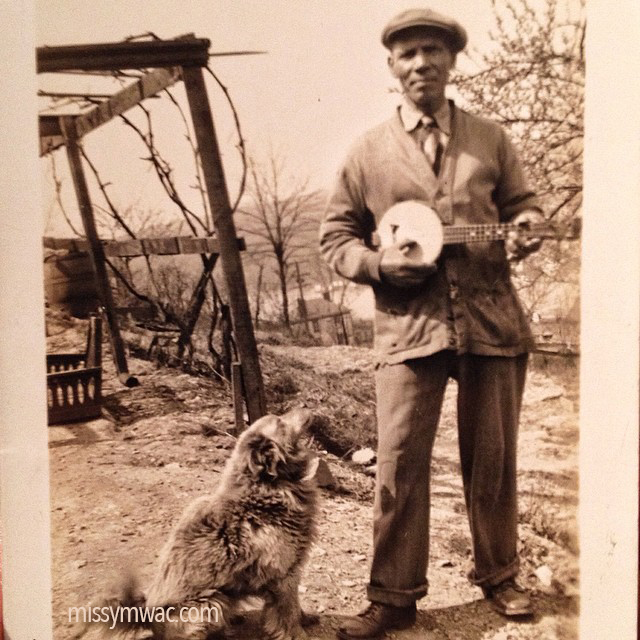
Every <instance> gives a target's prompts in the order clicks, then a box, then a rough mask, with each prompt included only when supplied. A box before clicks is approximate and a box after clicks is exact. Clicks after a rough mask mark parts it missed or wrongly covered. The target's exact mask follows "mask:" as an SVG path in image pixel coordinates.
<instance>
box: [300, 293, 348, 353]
mask: <svg viewBox="0 0 640 640" xmlns="http://www.w3.org/2000/svg"><path fill="white" fill-rule="evenodd" d="M291 328H292V330H293V333H294V335H303V334H305V333H306V334H308V335H311V336H313V337H315V338H319V339H320V340H322V342H323V344H327V345H329V344H353V322H352V319H351V313H350V311H349V310H348V309H346V308H345V307H341V306H340V305H337V304H336V303H335V302H332V301H331V300H327V299H326V298H314V299H312V300H301V299H298V317H297V318H296V319H295V320H293V321H292V322H291Z"/></svg>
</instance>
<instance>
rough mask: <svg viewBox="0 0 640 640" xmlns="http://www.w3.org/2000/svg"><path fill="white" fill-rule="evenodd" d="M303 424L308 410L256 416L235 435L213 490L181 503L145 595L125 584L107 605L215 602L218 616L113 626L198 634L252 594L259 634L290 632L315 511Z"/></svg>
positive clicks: (297, 624)
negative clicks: (258, 605)
mask: <svg viewBox="0 0 640 640" xmlns="http://www.w3.org/2000/svg"><path fill="white" fill-rule="evenodd" d="M311 420H312V415H311V413H310V412H308V411H306V410H303V409H296V410H293V411H290V412H289V413H286V414H285V415H283V416H281V417H277V416H274V415H267V416H264V417H263V418H260V419H259V420H257V421H256V422H255V423H254V424H253V425H251V426H250V427H249V428H248V429H247V430H246V431H244V432H243V433H242V435H241V436H240V437H239V439H238V441H237V443H236V446H235V448H234V450H233V452H232V454H231V456H230V458H229V460H228V461H227V464H226V466H225V469H224V471H223V474H222V477H221V481H220V484H219V486H218V487H217V490H216V491H215V492H214V493H213V494H212V495H208V496H204V497H201V498H199V499H196V500H195V501H194V502H193V503H191V504H190V505H189V506H188V507H187V508H186V510H185V512H184V513H183V515H182V517H181V519H180V520H179V522H178V523H177V525H176V526H175V528H174V530H173V532H172V533H171V536H170V538H169V540H168V541H167V543H166V545H165V546H164V548H163V550H162V552H161V554H160V559H159V566H158V568H157V571H156V574H155V578H154V579H153V581H152V582H151V584H150V585H149V587H148V589H147V591H146V596H145V595H142V594H141V593H140V592H139V591H138V589H137V588H136V586H135V584H134V583H133V582H131V581H129V582H128V583H127V584H126V585H125V588H124V589H122V591H121V593H120V596H119V597H117V598H115V599H112V600H110V601H108V602H109V604H110V605H111V606H114V605H120V606H122V607H137V608H140V609H142V608H144V607H146V608H147V610H149V609H150V608H153V609H155V610H157V609H158V608H161V609H165V610H166V609H167V608H168V607H174V609H173V610H174V611H176V612H177V611H178V610H179V609H180V608H182V607H185V608H189V607H193V606H195V607H197V608H201V607H203V606H204V607H215V608H216V609H217V610H218V612H219V614H220V615H219V616H218V620H217V621H215V620H211V621H207V620H206V619H203V620H198V621H197V622H194V623H192V622H186V621H180V620H178V619H177V617H178V616H177V615H175V616H173V620H172V621H171V622H169V621H164V622H163V621H160V622H158V621H155V620H154V621H153V622H151V623H149V622H146V623H144V624H135V622H132V623H128V622H127V623H124V624H118V625H117V626H116V628H115V629H114V631H116V632H119V633H124V634H126V633H129V632H134V631H136V630H137V629H140V628H147V629H151V630H152V632H153V634H154V638H157V639H158V640H205V639H206V638H211V637H216V634H220V633H222V632H223V631H224V629H225V628H227V627H228V624H229V622H230V620H231V619H232V618H233V617H234V616H235V615H236V614H237V612H238V611H240V610H241V608H242V603H243V601H245V600H246V599H247V597H249V598H250V597H254V598H255V596H257V597H259V598H260V599H262V600H263V602H264V607H263V610H262V618H261V623H262V634H261V638H264V640H293V639H294V638H297V637H299V636H300V634H301V633H302V631H301V623H302V622H303V614H302V611H301V609H300V604H299V600H298V586H299V583H300V572H301V569H302V567H303V565H304V562H305V560H306V558H307V555H308V552H309V548H310V546H311V544H312V540H313V536H314V520H315V512H316V481H315V471H316V467H317V458H314V457H313V456H311V454H310V453H309V451H308V450H306V449H305V447H304V446H303V442H302V440H303V439H304V438H303V436H304V434H305V433H306V429H307V427H308V425H309V423H310V422H311ZM114 608H115V606H114ZM205 618H206V616H205ZM103 626H104V625H103Z"/></svg>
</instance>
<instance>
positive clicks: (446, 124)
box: [400, 99, 451, 136]
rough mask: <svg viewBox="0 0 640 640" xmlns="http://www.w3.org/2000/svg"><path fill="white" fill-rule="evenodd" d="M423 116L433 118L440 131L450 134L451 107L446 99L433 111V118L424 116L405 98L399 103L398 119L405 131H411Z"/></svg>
mask: <svg viewBox="0 0 640 640" xmlns="http://www.w3.org/2000/svg"><path fill="white" fill-rule="evenodd" d="M425 117H426V118H428V119H429V120H435V122H436V124H437V125H438V128H439V129H440V130H441V131H443V132H444V133H446V134H447V135H448V136H449V135H451V108H450V107H449V101H448V100H446V101H445V103H444V104H443V105H442V106H441V107H440V109H438V110H437V111H436V112H435V114H434V116H433V118H431V117H430V116H425V114H424V113H422V111H420V109H418V107H416V106H415V105H414V104H413V102H411V101H410V100H407V99H405V100H403V101H402V102H401V103H400V120H402V126H403V127H404V128H405V131H408V132H409V131H413V130H414V129H415V128H416V127H417V126H418V125H419V124H420V122H421V121H422V119H423V118H425Z"/></svg>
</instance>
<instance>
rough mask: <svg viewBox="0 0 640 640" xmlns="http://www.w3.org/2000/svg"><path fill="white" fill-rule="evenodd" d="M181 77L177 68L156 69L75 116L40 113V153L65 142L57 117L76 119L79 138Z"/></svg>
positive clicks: (47, 151) (74, 120)
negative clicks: (41, 114)
mask: <svg viewBox="0 0 640 640" xmlns="http://www.w3.org/2000/svg"><path fill="white" fill-rule="evenodd" d="M178 80H180V69H179V68H177V67H175V68H171V69H156V70H155V71H150V72H149V73H147V74H145V75H144V76H143V77H142V78H140V80H138V81H137V82H133V83H132V84H130V85H129V86H127V87H125V88H124V89H122V90H120V91H118V92H117V93H114V94H113V95H112V96H111V97H110V98H108V99H107V100H105V101H104V102H102V103H101V104H99V105H97V106H96V107H94V108H93V109H90V110H89V111H87V112H86V113H83V114H81V115H77V116H51V115H43V116H40V117H39V119H38V120H39V128H40V155H41V156H43V155H46V154H47V153H49V152H51V151H53V150H54V149H57V148H58V147H61V146H62V145H63V144H64V137H63V136H62V128H61V126H60V118H61V117H65V118H72V119H73V122H74V123H75V125H74V126H75V136H76V137H77V138H82V137H83V136H85V135H86V134H87V133H89V132H90V131H93V130H94V129H97V128H98V127H99V126H101V125H103V124H105V123H107V122H109V121H110V120H112V119H113V118H115V117H116V116H119V115H120V114H121V113H124V112H125V111H128V110H129V109H131V108H132V107H135V106H136V105H137V104H140V102H142V101H143V100H145V99H146V98H151V97H152V96H154V95H156V94H158V93H160V92H161V91H163V90H164V89H166V88H168V87H170V86H172V85H174V84H175V83H176V82H178Z"/></svg>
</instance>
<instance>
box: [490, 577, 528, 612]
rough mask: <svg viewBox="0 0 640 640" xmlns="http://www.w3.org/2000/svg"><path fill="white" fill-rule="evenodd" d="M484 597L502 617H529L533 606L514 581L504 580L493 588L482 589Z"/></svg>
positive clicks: (525, 593)
mask: <svg viewBox="0 0 640 640" xmlns="http://www.w3.org/2000/svg"><path fill="white" fill-rule="evenodd" d="M482 591H483V592H484V597H485V598H487V599H488V600H489V602H491V606H492V607H493V608H494V609H495V610H496V611H497V612H498V613H500V614H502V615H503V616H507V617H511V616H531V615H533V606H532V604H531V599H530V598H529V596H528V595H527V592H526V591H525V590H524V589H523V588H522V587H521V586H520V585H519V584H517V583H516V581H515V580H505V581H504V582H501V583H500V584H498V585H495V586H493V587H483V588H482Z"/></svg>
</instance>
